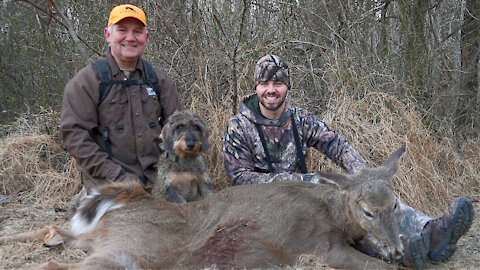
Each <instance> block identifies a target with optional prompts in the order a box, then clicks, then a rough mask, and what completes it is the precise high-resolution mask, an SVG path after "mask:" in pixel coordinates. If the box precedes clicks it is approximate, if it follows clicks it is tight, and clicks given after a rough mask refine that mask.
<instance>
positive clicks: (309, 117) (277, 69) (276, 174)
mask: <svg viewBox="0 0 480 270" xmlns="http://www.w3.org/2000/svg"><path fill="white" fill-rule="evenodd" d="M254 84H255V94H252V95H249V96H246V97H244V99H243V101H242V103H241V106H240V112H239V113H238V114H237V115H235V116H234V117H232V118H231V119H230V120H229V121H228V122H227V125H226V130H225V134H224V140H223V151H224V162H225V170H226V173H227V175H228V177H229V178H230V180H231V182H232V185H243V184H261V183H271V182H275V181H294V180H297V181H308V182H313V183H318V180H317V179H316V177H315V174H312V173H307V172H306V169H305V166H304V165H303V168H302V163H303V164H304V161H303V162H302V159H304V157H306V153H307V148H308V147H314V148H316V149H317V150H319V151H320V152H321V153H323V154H324V155H326V156H327V157H328V158H330V159H331V160H332V161H333V162H335V163H336V164H337V165H339V166H341V167H342V168H344V169H345V170H346V171H347V172H349V173H353V172H356V171H358V170H360V169H362V168H364V167H366V163H365V161H364V160H363V158H362V157H361V156H360V154H359V153H358V151H357V150H355V148H353V146H351V145H350V144H349V143H348V141H347V140H346V139H345V138H343V137H342V136H340V135H339V134H338V133H336V132H335V131H333V130H331V129H329V128H328V126H327V125H326V124H325V123H324V122H323V121H321V120H320V119H319V118H317V117H316V116H315V115H313V114H311V113H309V112H308V111H306V110H305V109H302V108H297V107H293V106H291V105H290V104H288V103H287V102H286V97H287V95H288V92H289V90H290V86H291V85H290V73H289V69H288V66H287V65H286V63H285V62H284V61H283V59H281V58H280V57H278V56H276V55H272V54H269V55H266V56H264V57H262V58H260V60H258V62H257V64H256V66H255V72H254ZM292 120H294V122H292ZM295 130H296V131H295ZM295 133H297V134H298V135H297V136H295ZM262 137H263V140H262ZM295 137H297V138H299V143H298V145H300V147H301V151H297V147H296V142H295ZM265 149H266V150H265ZM299 152H301V154H300V153H299ZM302 171H303V172H302ZM399 205H400V207H401V210H402V212H403V214H404V219H403V221H402V224H401V225H400V230H401V235H400V237H401V238H402V241H403V243H404V246H405V256H404V258H403V263H404V264H405V265H407V266H410V267H412V268H414V269H423V267H424V264H425V262H426V261H427V260H430V261H431V262H433V263H439V262H445V261H447V260H448V259H449V258H450V257H451V256H452V255H453V253H454V252H455V249H456V243H457V241H458V239H459V238H460V237H461V236H463V235H464V234H465V233H466V232H467V231H468V229H469V228H470V226H471V224H472V220H473V207H472V204H471V202H470V201H469V200H468V199H466V198H458V199H456V200H454V201H453V203H452V204H451V205H450V207H449V208H448V210H447V211H446V212H445V214H444V215H442V216H441V217H439V218H437V219H432V218H430V217H428V216H426V215H424V214H423V213H421V212H419V211H417V210H415V209H413V208H412V207H410V206H408V205H406V204H404V203H402V202H401V201H399ZM355 246H356V247H357V248H358V249H359V250H360V251H362V252H364V253H367V254H369V255H371V256H374V257H378V258H382V257H381V255H380V254H381V252H380V248H381V246H380V244H379V243H378V241H376V240H375V239H373V237H372V236H370V235H367V236H366V237H364V238H362V239H359V240H358V242H357V243H355Z"/></svg>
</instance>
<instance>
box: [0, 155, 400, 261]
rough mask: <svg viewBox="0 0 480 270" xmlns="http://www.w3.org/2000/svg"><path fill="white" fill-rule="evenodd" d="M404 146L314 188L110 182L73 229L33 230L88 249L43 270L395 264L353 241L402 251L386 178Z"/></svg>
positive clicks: (390, 252)
mask: <svg viewBox="0 0 480 270" xmlns="http://www.w3.org/2000/svg"><path fill="white" fill-rule="evenodd" d="M404 151H405V149H404V148H403V147H402V148H400V149H398V150H397V151H396V152H394V153H393V154H392V155H391V156H390V157H389V158H388V159H387V160H386V161H385V162H384V163H383V164H382V165H381V166H379V167H376V168H366V169H364V170H362V171H360V172H358V173H356V174H351V175H350V174H346V175H343V174H325V173H318V174H317V175H316V176H317V178H318V180H319V184H313V183H306V182H276V183H271V184H258V185H244V186H235V187H230V188H227V189H224V190H222V191H220V192H218V193H216V194H213V195H211V196H208V197H206V198H204V199H202V200H200V201H195V202H189V203H185V204H176V203H170V202H167V201H165V200H162V199H157V198H153V197H152V196H151V195H150V194H148V193H146V192H145V191H144V190H143V188H142V187H141V186H140V184H138V183H136V182H125V183H114V184H111V185H108V186H103V187H101V189H100V190H99V191H98V192H95V193H92V194H90V195H89V196H88V197H87V198H86V199H85V200H84V201H83V202H82V204H81V206H80V207H79V209H78V210H77V212H76V214H75V215H74V217H73V218H72V220H71V226H72V228H71V230H70V232H67V231H58V230H56V228H55V227H50V228H51V230H47V229H43V230H44V231H43V232H40V231H37V233H36V234H35V233H33V234H32V235H34V236H35V237H36V238H37V239H38V238H42V237H45V239H46V243H47V244H56V243H59V242H64V243H65V245H68V246H80V247H83V248H86V247H87V248H91V251H90V254H89V255H88V257H87V258H86V259H85V260H84V261H83V262H80V263H77V264H62V263H57V262H55V261H50V262H48V263H46V264H44V265H42V266H41V267H43V268H44V269H104V268H108V269H111V268H119V269H120V268H121V269H125V268H127V269H139V268H150V269H160V268H167V269H171V268H202V267H212V268H219V269H231V268H244V267H245V268H265V267H281V266H286V265H292V264H294V263H295V261H296V259H297V257H298V256H299V255H300V254H315V255H316V256H318V257H320V258H322V259H323V260H324V262H325V263H327V264H328V265H329V266H331V267H334V268H347V269H372V268H380V269H385V268H388V267H389V266H391V265H389V264H388V263H386V262H385V261H382V260H379V259H376V258H373V257H369V256H368V255H366V254H363V253H361V252H359V251H357V250H355V249H354V248H352V246H351V244H352V243H353V241H354V240H355V239H357V238H360V237H362V236H363V235H365V234H366V233H367V232H369V233H371V234H372V235H373V236H374V237H376V238H377V239H378V240H379V241H381V242H382V243H383V244H384V253H385V254H384V256H385V257H386V258H390V259H391V260H392V261H395V260H398V259H399V258H400V257H401V256H402V254H403V246H402V243H401V241H400V239H399V237H398V235H399V233H398V230H399V228H398V227H399V222H400V219H401V213H400V211H399V209H398V208H397V206H396V198H395V196H394V193H393V184H392V178H393V176H394V174H395V172H396V170H397V166H398V165H397V164H398V161H399V159H400V157H401V156H402V154H403V152H404ZM57 232H58V234H57ZM20 235H22V234H20ZM32 235H30V236H32ZM25 236H26V235H25V233H24V234H23V238H22V237H17V238H15V237H11V236H4V237H1V238H0V244H1V243H4V242H6V241H15V240H25V238H26V237H25ZM27 238H28V237H27ZM51 239H54V240H55V241H50V240H51Z"/></svg>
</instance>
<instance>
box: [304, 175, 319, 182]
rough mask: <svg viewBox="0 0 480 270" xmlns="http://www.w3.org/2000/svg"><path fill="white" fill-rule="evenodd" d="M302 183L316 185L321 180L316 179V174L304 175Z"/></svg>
mask: <svg viewBox="0 0 480 270" xmlns="http://www.w3.org/2000/svg"><path fill="white" fill-rule="evenodd" d="M302 181H304V182H310V183H315V184H318V183H319V179H318V178H317V177H316V174H314V173H306V174H302Z"/></svg>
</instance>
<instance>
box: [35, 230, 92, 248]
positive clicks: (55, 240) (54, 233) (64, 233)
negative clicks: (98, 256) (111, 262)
mask: <svg viewBox="0 0 480 270" xmlns="http://www.w3.org/2000/svg"><path fill="white" fill-rule="evenodd" d="M48 229H49V230H48V232H47V233H46V235H45V238H44V239H43V242H44V243H45V245H47V246H56V245H58V244H62V243H64V244H65V246H67V247H70V248H80V249H87V250H91V249H93V244H94V241H93V239H92V237H90V236H89V235H88V234H86V235H79V236H76V235H73V234H72V233H71V232H70V231H68V230H64V229H61V228H59V227H57V226H50V227H48Z"/></svg>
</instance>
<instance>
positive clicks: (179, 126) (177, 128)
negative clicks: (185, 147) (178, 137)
mask: <svg viewBox="0 0 480 270" xmlns="http://www.w3.org/2000/svg"><path fill="white" fill-rule="evenodd" d="M184 127H185V126H184V125H178V126H177V127H176V128H175V129H176V130H178V131H182V130H183V128H184Z"/></svg>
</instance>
